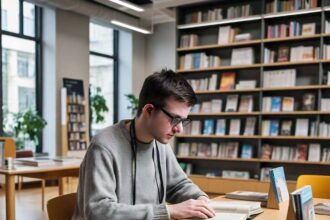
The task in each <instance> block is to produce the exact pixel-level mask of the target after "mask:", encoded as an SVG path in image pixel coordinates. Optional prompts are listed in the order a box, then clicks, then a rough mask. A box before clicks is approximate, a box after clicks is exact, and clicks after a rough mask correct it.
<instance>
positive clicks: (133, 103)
mask: <svg viewBox="0 0 330 220" xmlns="http://www.w3.org/2000/svg"><path fill="white" fill-rule="evenodd" d="M125 96H126V97H127V99H128V101H129V103H130V105H129V106H127V109H131V114H132V116H133V117H134V116H135V115H136V113H137V110H138V106H139V99H138V98H136V97H135V95H133V94H126V95H125Z"/></svg>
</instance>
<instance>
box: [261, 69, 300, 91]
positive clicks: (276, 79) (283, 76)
mask: <svg viewBox="0 0 330 220" xmlns="http://www.w3.org/2000/svg"><path fill="white" fill-rule="evenodd" d="M295 85H296V70H295V69H283V70H269V71H264V80H263V87H264V88H272V87H292V86H295Z"/></svg>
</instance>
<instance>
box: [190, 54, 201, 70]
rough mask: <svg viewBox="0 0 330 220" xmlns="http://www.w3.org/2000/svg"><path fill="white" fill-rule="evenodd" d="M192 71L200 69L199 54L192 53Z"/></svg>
mask: <svg viewBox="0 0 330 220" xmlns="http://www.w3.org/2000/svg"><path fill="white" fill-rule="evenodd" d="M192 55H193V69H199V68H200V62H201V53H193V54H192Z"/></svg>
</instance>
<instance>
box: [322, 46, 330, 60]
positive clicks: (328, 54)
mask: <svg viewBox="0 0 330 220" xmlns="http://www.w3.org/2000/svg"><path fill="white" fill-rule="evenodd" d="M323 57H324V59H330V45H324V50H323Z"/></svg>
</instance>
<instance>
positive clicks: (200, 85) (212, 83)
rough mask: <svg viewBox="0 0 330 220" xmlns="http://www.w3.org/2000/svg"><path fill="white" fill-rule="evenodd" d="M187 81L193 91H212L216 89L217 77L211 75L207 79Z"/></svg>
mask: <svg viewBox="0 0 330 220" xmlns="http://www.w3.org/2000/svg"><path fill="white" fill-rule="evenodd" d="M187 81H188V83H189V84H190V85H191V87H192V88H193V90H194V91H212V90H216V89H217V83H218V75H217V74H212V75H211V76H209V77H204V78H201V79H188V80H187Z"/></svg>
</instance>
